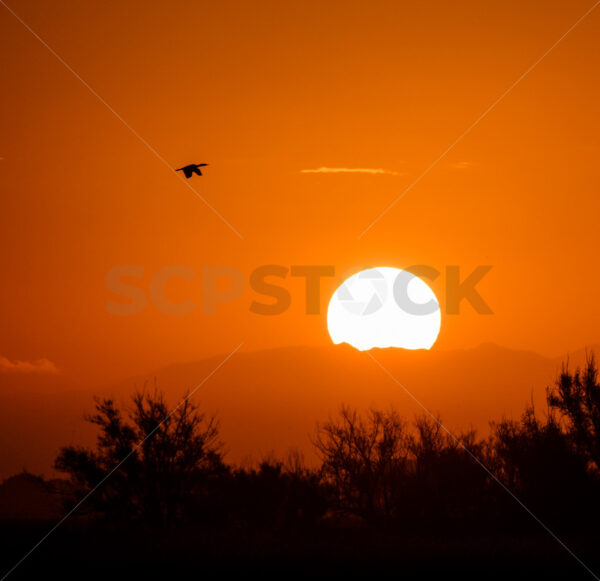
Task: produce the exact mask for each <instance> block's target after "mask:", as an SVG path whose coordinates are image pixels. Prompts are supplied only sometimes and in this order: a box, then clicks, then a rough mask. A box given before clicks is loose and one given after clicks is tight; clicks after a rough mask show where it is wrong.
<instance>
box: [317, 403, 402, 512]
mask: <svg viewBox="0 0 600 581" xmlns="http://www.w3.org/2000/svg"><path fill="white" fill-rule="evenodd" d="M408 444H409V440H408V437H407V433H406V429H405V423H404V421H403V420H402V419H401V418H400V416H399V415H398V413H397V412H396V411H394V410H389V411H378V410H370V411H369V412H368V414H367V416H366V417H364V418H363V417H362V416H360V415H359V414H358V412H357V411H356V410H351V409H350V408H348V407H345V406H342V408H341V410H340V413H339V417H338V418H337V419H330V420H329V421H328V422H326V423H324V424H322V425H320V424H319V425H317V436H316V439H315V441H314V445H315V446H316V448H317V451H318V453H319V455H320V456H321V460H322V462H323V464H322V473H323V476H324V478H325V480H326V481H328V482H329V483H330V484H331V485H332V486H333V487H334V488H335V490H336V491H337V501H338V506H339V508H341V509H342V510H346V511H349V512H351V513H354V514H356V515H358V516H360V517H362V518H364V519H366V520H367V521H371V522H377V521H379V520H389V519H390V518H391V517H392V516H393V515H394V513H395V511H396V508H397V507H396V503H395V500H396V498H397V494H396V493H397V489H398V486H400V485H401V482H402V480H403V478H404V476H405V475H406V473H407V469H408V455H409V446H408Z"/></svg>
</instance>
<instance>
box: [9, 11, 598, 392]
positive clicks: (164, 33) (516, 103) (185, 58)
mask: <svg viewBox="0 0 600 581" xmlns="http://www.w3.org/2000/svg"><path fill="white" fill-rule="evenodd" d="M10 6H11V8H12V9H13V10H15V12H17V13H18V14H19V16H20V17H21V18H22V19H23V20H24V21H25V22H27V23H28V25H29V26H31V28H32V29H33V30H35V31H36V32H37V33H38V34H39V35H40V36H41V37H42V38H43V39H44V40H45V41H46V42H47V43H48V45H49V46H51V47H52V48H53V49H54V50H55V51H56V52H57V53H58V54H59V55H60V56H61V57H62V58H63V59H64V60H65V61H66V62H67V63H68V64H69V65H70V66H71V67H72V68H73V69H74V70H75V71H76V72H77V73H78V74H79V75H81V77H82V78H83V79H85V81H86V82H87V83H89V85H90V86H91V87H93V89H94V90H95V91H97V92H98V94H99V95H101V96H102V98H103V99H105V100H106V102H107V103H108V104H110V106H111V107H113V108H114V109H115V110H116V111H117V112H118V113H119V114H120V115H121V116H122V117H123V118H124V119H125V120H126V121H127V123H129V124H130V125H131V126H132V127H133V128H134V129H135V130H136V131H137V132H139V134H140V135H141V136H143V138H144V139H145V140H147V141H148V143H149V144H151V146H152V147H153V148H155V149H156V151H157V152H159V153H160V155H161V156H163V157H164V158H165V159H166V160H167V161H168V163H169V164H170V165H171V167H172V168H176V167H180V166H181V165H184V164H186V163H191V162H208V163H210V166H209V167H207V168H205V169H206V171H205V172H204V176H203V177H201V178H198V177H195V178H193V179H192V180H190V184H191V185H193V187H194V188H197V190H198V192H199V194H201V195H202V196H204V197H205V198H206V199H207V200H208V201H209V202H210V203H211V204H212V205H214V206H215V208H217V209H218V211H219V212H220V213H221V214H222V215H223V216H225V217H226V218H227V220H228V221H230V222H231V224H233V225H234V226H235V228H236V229H237V230H239V231H240V232H241V233H242V235H243V236H244V239H243V240H240V239H239V238H238V237H236V236H235V235H234V233H233V232H232V231H230V230H229V229H228V227H227V226H226V225H225V224H224V223H223V222H221V221H220V220H219V218H218V217H217V216H215V215H214V214H213V213H212V212H211V211H210V210H209V209H208V208H207V207H206V206H205V205H204V204H203V203H202V202H201V201H200V200H199V199H198V198H197V197H196V196H195V195H194V194H193V192H191V191H190V190H189V189H188V188H186V187H185V185H184V184H183V183H182V182H181V181H180V180H178V179H177V175H176V174H175V173H174V172H173V171H172V170H171V169H169V168H168V167H166V166H165V165H164V164H163V163H161V162H160V160H159V159H157V158H156V157H155V156H154V154H153V153H152V152H151V151H149V149H148V148H147V147H146V146H145V145H144V144H143V143H141V142H140V140H138V139H137V138H136V137H135V136H134V135H133V134H132V133H131V132H130V131H129V130H128V129H127V128H126V127H125V126H124V125H123V124H122V123H121V122H120V121H119V120H118V119H117V118H116V117H115V116H114V115H113V114H112V113H111V112H110V111H109V110H108V109H107V107H106V106H104V105H103V104H102V103H101V102H100V101H99V100H98V99H97V98H96V97H95V96H94V95H93V94H91V93H90V91H89V90H88V89H87V88H86V87H85V86H84V85H83V84H82V83H81V82H80V81H79V80H78V79H77V78H76V77H75V76H74V75H73V74H72V73H71V72H70V71H69V70H67V68H66V67H65V66H63V64H61V63H60V62H59V61H58V60H57V59H56V58H55V57H54V56H53V55H52V54H51V53H50V52H49V51H48V50H47V49H46V48H45V47H44V46H43V45H42V44H41V43H40V42H39V41H38V40H37V39H36V38H35V37H34V36H33V35H32V34H31V33H30V32H29V31H28V30H27V29H26V28H25V27H24V26H23V25H22V24H21V23H19V21H18V20H16V19H15V18H14V16H13V15H11V14H10V12H8V11H7V10H6V9H5V8H4V7H0V39H1V40H0V43H1V46H2V50H1V51H0V61H1V66H0V80H1V84H2V87H3V91H2V92H1V93H0V101H1V107H0V111H1V117H2V137H1V141H0V157H1V158H2V159H1V160H0V189H1V191H2V210H1V212H0V246H1V247H2V249H3V251H2V252H1V253H0V268H1V271H2V285H1V286H0V320H1V324H2V333H1V334H0V356H3V357H7V358H9V359H11V360H36V359H39V358H42V357H44V358H48V359H49V360H51V361H52V362H54V363H55V364H56V366H57V367H58V369H59V371H60V373H61V374H63V375H64V376H66V377H67V376H68V377H69V378H75V379H76V380H77V381H79V382H87V383H88V384H89V383H94V384H101V383H109V382H113V381H117V380H119V379H121V378H124V377H128V376H133V375H136V374H140V373H148V372H151V371H152V370H153V369H156V368H159V367H161V366H165V365H168V364H171V363H175V362H183V361H189V360H199V359H202V358H206V357H210V356H215V355H219V354H223V353H228V352H230V351H231V350H232V349H233V348H234V347H235V346H236V345H238V344H239V343H240V342H242V341H243V342H244V347H243V350H244V351H252V350H261V349H266V348H270V347H276V346H288V345H289V346H292V345H305V346H321V345H323V346H324V345H328V344H329V343H330V339H329V337H328V334H327V329H326V321H325V312H326V305H327V301H328V299H329V297H330V296H331V294H332V293H333V291H334V289H335V286H336V284H337V283H338V282H339V280H334V279H324V281H323V284H322V314H321V316H315V315H311V316H308V315H306V314H305V313H304V280H303V279H297V278H295V279H290V278H289V277H288V279H287V280H286V281H285V282H284V283H283V285H284V286H285V287H286V288H287V289H288V290H289V291H290V292H291V293H292V306H291V308H290V309H289V310H288V311H287V312H286V313H284V314H283V315H281V316H275V317H265V316H259V315H255V314H252V313H250V312H249V305H250V303H251V301H252V300H255V299H256V300H264V297H260V296H259V295H257V294H256V293H254V292H253V291H252V290H251V289H247V291H246V293H245V294H244V296H243V297H242V298H240V299H239V300H237V301H235V302H234V303H231V304H224V305H221V306H220V307H219V309H218V312H217V314H216V315H214V316H207V315H203V314H202V312H201V311H200V309H198V310H196V311H195V312H194V313H192V314H188V315H185V316H181V317H177V316H169V315H166V314H163V313H161V312H160V311H159V310H157V309H156V308H155V307H153V306H152V305H150V304H149V305H148V306H147V308H146V309H145V310H144V311H143V312H142V313H140V314H138V315H135V316H129V317H118V316H114V315H110V314H109V313H107V312H106V310H105V307H106V304H107V302H108V301H109V300H115V296H114V295H112V294H111V293H110V292H109V291H108V290H107V288H106V286H105V282H104V280H105V277H106V274H107V272H108V271H109V270H110V269H111V268H113V267H115V266H117V265H121V264H132V265H139V266H142V267H143V268H144V271H145V274H144V276H143V277H142V279H141V281H140V282H139V283H138V286H140V287H141V288H144V289H145V290H146V291H147V289H148V284H149V281H150V279H151V277H152V275H153V274H154V273H155V272H156V271H157V270H158V269H159V268H161V267H163V266H167V265H172V264H183V265H186V266H189V267H191V268H194V269H196V270H197V271H198V272H200V270H201V268H202V266H204V265H211V264H213V265H214V264H223V265H231V266H235V267H237V268H239V269H241V270H242V271H243V272H245V273H246V274H247V275H249V273H250V272H251V271H252V270H253V269H254V268H255V267H256V266H259V265H261V264H281V265H284V266H291V265H294V264H323V265H334V266H335V268H336V271H337V272H338V273H340V274H341V273H343V272H345V271H347V270H348V269H350V268H353V267H356V266H359V265H387V266H396V267H400V268H401V267H403V266H409V265H413V264H427V265H431V266H434V267H435V268H438V269H439V270H442V271H443V269H444V268H445V266H446V265H460V266H461V269H462V270H463V272H464V273H465V274H468V273H469V272H470V271H471V270H472V269H473V268H475V267H476V266H477V265H479V264H490V265H493V269H492V271H491V272H490V273H489V274H488V275H487V277H486V278H485V279H484V280H483V281H482V283H481V284H480V285H479V286H478V290H479V291H480V293H481V294H482V296H483V297H484V298H485V300H486V301H487V302H488V304H489V305H490V306H491V308H492V309H493V310H494V315H490V316H481V315H478V314H477V313H475V312H474V311H473V309H472V308H471V307H470V306H469V305H468V304H464V305H463V309H462V312H461V314H460V315H453V316H444V317H443V320H442V331H441V334H440V337H439V340H438V343H437V345H436V346H435V347H434V349H438V350H452V349H461V348H467V347H474V346H477V345H479V344H481V343H485V342H494V343H497V344H499V345H502V346H504V347H509V348H514V349H527V350H533V351H536V352H538V353H540V354H543V355H547V356H559V355H562V354H565V353H567V352H569V351H571V350H575V349H578V348H581V347H584V346H586V345H591V344H593V343H595V342H597V341H598V339H599V337H598V321H599V315H600V308H599V306H598V299H597V297H598V293H599V291H600V275H599V274H598V271H597V261H598V259H597V257H598V227H597V224H598V215H599V210H600V196H599V195H598V191H599V182H600V178H599V176H598V159H599V155H600V140H599V137H598V136H599V135H600V114H599V113H600V50H599V49H600V13H598V12H592V13H591V14H590V15H589V17H587V18H586V19H585V20H584V21H582V22H581V24H580V25H578V26H577V27H576V28H575V29H574V30H573V31H572V32H571V33H570V34H569V35H568V36H567V37H566V38H565V39H564V40H563V41H562V42H561V43H560V44H559V45H558V46H557V47H556V48H555V49H554V50H553V51H552V52H550V53H549V54H548V56H547V57H546V58H545V59H544V60H543V61H542V62H541V63H540V64H539V65H538V66H537V67H535V68H534V70H532V71H531V73H529V74H528V75H527V76H526V77H525V78H524V79H523V80H522V81H521V82H520V84H518V86H516V87H515V88H514V90H512V91H511V92H510V93H509V94H508V95H507V96H506V97H505V98H504V99H503V100H502V101H501V102H500V103H499V104H498V105H497V106H496V107H495V108H494V109H493V110H492V111H491V112H490V113H489V114H488V115H487V116H486V117H485V118H484V119H482V120H481V122H480V123H479V124H478V125H477V126H476V127H475V128H474V129H473V130H472V131H471V132H470V133H469V134H468V135H466V136H465V137H464V139H462V141H460V143H458V144H457V145H456V146H455V147H454V148H453V149H452V150H451V151H450V152H449V154H448V155H447V156H446V157H445V158H444V159H442V160H441V161H440V162H439V163H438V164H437V165H436V166H435V168H434V169H432V171H430V172H429V173H428V174H427V175H426V176H425V177H424V178H423V179H422V180H421V181H420V182H419V183H418V184H417V185H416V186H415V187H414V188H413V189H412V190H411V191H410V192H408V193H407V194H406V195H405V196H404V197H403V198H402V199H401V200H399V201H398V203H397V204H396V205H395V206H394V207H393V208H392V209H391V210H390V211H389V212H388V213H387V214H386V215H385V216H383V217H382V218H381V220H380V221H379V222H378V223H377V224H375V225H374V226H373V228H372V229H371V230H369V232H367V233H366V234H365V236H364V237H362V238H361V239H359V238H358V237H359V235H360V234H361V232H362V231H363V230H364V229H365V228H366V227H367V226H368V225H369V223H370V222H371V221H372V220H373V219H374V218H376V217H377V216H378V215H379V214H380V213H381V212H382V210H383V209H384V208H385V207H386V206H387V205H388V204H390V202H392V201H393V200H394V199H395V198H396V197H397V196H398V195H399V194H401V192H402V191H403V189H404V188H406V187H407V186H408V185H409V184H410V183H411V182H412V181H413V180H414V179H415V178H416V177H417V176H418V175H419V174H420V173H421V172H422V171H423V170H424V169H425V168H426V167H427V166H428V165H429V164H430V163H431V162H432V161H433V160H435V159H436V158H437V157H438V156H439V155H440V154H441V153H442V152H443V151H444V150H445V149H446V148H447V147H448V146H449V145H450V144H451V143H452V142H453V141H454V140H455V139H456V138H457V137H458V136H459V135H460V134H461V133H462V132H463V131H464V130H465V129H466V128H467V127H468V126H469V125H470V124H471V123H472V122H473V121H474V120H475V119H477V117H478V116H479V115H480V114H481V113H483V112H484V111H485V110H486V109H487V107H488V106H489V105H490V104H491V103H493V102H494V101H495V100H496V99H497V98H498V97H499V96H500V95H501V94H502V93H503V92H504V91H505V90H506V89H507V88H508V87H509V86H510V85H511V84H512V83H513V82H514V81H515V80H516V79H517V78H518V77H519V76H520V75H521V74H522V73H523V72H524V71H525V70H527V69H528V67H530V66H531V65H532V64H533V63H534V62H535V61H536V60H537V59H538V58H539V57H540V56H542V55H543V54H544V53H545V52H546V51H547V50H548V49H549V48H550V47H551V46H552V44H553V43H555V42H556V41H557V40H558V38H560V37H561V35H563V34H564V33H565V32H566V31H567V30H568V28H569V27H570V26H571V25H572V24H573V23H574V22H575V21H576V20H577V19H578V18H579V17H580V16H581V15H582V14H583V13H584V12H585V11H586V10H587V9H588V8H589V7H590V6H591V3H590V2H589V1H585V2H584V1H574V2H568V3H566V2H565V3H546V2H525V3H523V2H512V1H510V2H506V1H502V2H500V1H493V2H480V1H460V2H431V3H421V2H406V3H404V2H403V3H400V2H396V1H376V2H368V3H367V2H354V1H347V0H346V1H326V2H321V1H318V2H317V1H307V2H299V3H294V5H291V4H290V3H287V2H275V1H261V2H225V3H214V2H212V3H211V2H192V1H182V0H180V1H177V2H172V1H169V2H166V1H156V2H150V3H148V2H141V1H135V2H127V3H126V5H125V3H122V2H116V1H110V2H98V1H94V2H86V3H82V2H75V1H57V2H53V3H31V2H24V1H21V0H12V2H10ZM322 166H328V167H348V168H352V167H366V168H385V169H389V170H391V171H393V172H397V175H362V174H335V175H324V174H305V173H301V170H303V169H314V168H318V167H322ZM199 278H200V277H198V278H197V279H196V280H194V281H192V282H186V281H183V280H174V281H172V282H171V283H170V284H169V287H168V293H169V296H170V297H172V298H173V299H174V300H185V299H188V298H191V299H193V300H195V301H196V302H200V292H201V291H200V280H199ZM432 288H433V289H434V291H435V292H436V294H437V296H438V297H439V298H440V299H441V300H442V301H443V294H444V280H443V277H441V278H440V279H439V280H437V281H436V282H435V283H432ZM5 377H6V374H5ZM0 379H1V376H0Z"/></svg>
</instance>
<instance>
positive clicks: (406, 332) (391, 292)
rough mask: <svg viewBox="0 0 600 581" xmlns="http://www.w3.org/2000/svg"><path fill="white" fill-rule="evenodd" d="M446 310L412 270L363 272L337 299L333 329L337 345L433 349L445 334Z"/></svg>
mask: <svg viewBox="0 0 600 581" xmlns="http://www.w3.org/2000/svg"><path fill="white" fill-rule="evenodd" d="M440 325H441V315H440V305H439V303H438V300H437V298H436V296H435V294H434V292H433V291H432V290H431V289H430V288H429V286H428V285H427V284H426V283H425V282H423V281H422V280H421V279H420V278H418V277H416V276H415V275H414V274H411V273H410V272H408V271H406V270H400V269H398V268H389V267H380V268H370V269H368V270H363V271H361V272H359V273H357V274H355V275H353V276H351V277H350V278H348V279H347V280H346V281H344V282H343V283H342V284H341V285H340V286H339V287H338V289H337V290H336V291H335V293H334V294H333V296H332V297H331V301H330V303H329V309H328V311H327V327H328V329H329V335H330V336H331V339H332V340H333V342H334V343H336V344H337V343H349V344H350V345H352V346H353V347H356V348H357V349H359V350H360V351H364V350H367V349H372V348H373V347H401V348H403V349H429V348H430V347H431V346H432V345H433V344H434V343H435V340H436V339H437V336H438V334H439V332H440Z"/></svg>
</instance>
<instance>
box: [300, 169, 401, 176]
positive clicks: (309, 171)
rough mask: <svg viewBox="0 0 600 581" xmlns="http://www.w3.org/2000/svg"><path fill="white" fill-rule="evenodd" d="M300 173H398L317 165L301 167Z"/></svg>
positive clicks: (387, 170) (385, 170) (392, 174)
mask: <svg viewBox="0 0 600 581" xmlns="http://www.w3.org/2000/svg"><path fill="white" fill-rule="evenodd" d="M300 173H362V174H371V175H391V176H396V175H398V172H397V171H392V170H390V169H383V168H380V167H378V168H371V167H318V168H316V169H301V170H300Z"/></svg>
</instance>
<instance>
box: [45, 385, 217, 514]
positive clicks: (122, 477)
mask: <svg viewBox="0 0 600 581" xmlns="http://www.w3.org/2000/svg"><path fill="white" fill-rule="evenodd" d="M131 400H132V403H133V406H132V408H131V409H130V410H129V412H128V413H127V419H125V417H124V414H123V411H122V410H121V409H119V408H118V407H117V406H116V405H115V402H114V400H112V399H103V400H96V413H95V414H93V415H91V416H87V417H86V419H87V420H88V421H89V422H91V423H93V424H95V425H97V426H98V427H99V429H100V432H99V434H98V440H97V445H96V450H88V449H84V448H81V447H75V446H66V447H64V448H62V449H61V451H60V453H59V455H58V456H57V458H56V461H55V468H56V469H57V470H59V471H62V472H66V473H68V474H69V475H70V477H71V482H72V484H73V487H74V490H75V500H77V499H78V498H81V497H82V496H83V495H84V494H86V493H87V491H88V490H90V489H91V488H93V487H94V486H96V485H97V484H98V483H99V482H101V481H102V479H103V478H104V477H105V476H106V475H108V474H109V473H111V472H112V471H114V472H112V473H111V474H110V477H109V478H107V479H106V482H104V483H103V484H102V485H101V486H100V487H99V489H98V490H97V491H96V492H95V493H94V494H93V495H91V497H90V498H89V499H88V501H87V502H86V506H87V507H88V509H89V511H90V512H92V513H96V514H100V515H104V516H107V517H109V518H110V519H113V520H121V519H125V518H126V519H141V520H144V521H146V522H151V523H163V524H164V523H168V522H172V521H174V520H180V519H182V518H183V517H184V516H185V513H186V509H191V508H192V506H191V505H192V503H196V502H197V499H198V498H201V497H202V494H203V491H204V490H206V487H207V486H208V484H209V483H210V479H211V478H212V477H213V476H214V475H215V474H217V473H219V472H220V471H223V470H224V469H225V468H224V465H223V462H222V453H221V452H222V445H221V443H220V442H219V439H218V433H219V432H218V422H217V421H216V419H215V417H214V416H213V417H206V416H205V414H203V413H200V412H199V411H198V409H197V407H196V405H195V404H193V403H192V402H190V400H189V399H187V398H186V399H185V400H184V401H183V402H182V403H181V404H180V405H179V406H178V407H177V408H176V409H175V410H174V411H173V412H172V413H170V412H169V408H168V406H167V404H166V402H165V399H164V395H163V394H162V393H160V392H158V391H156V390H155V392H154V393H153V394H152V395H150V394H148V393H145V392H137V393H135V394H134V395H133V396H132V398H131ZM115 468H116V469H115Z"/></svg>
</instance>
